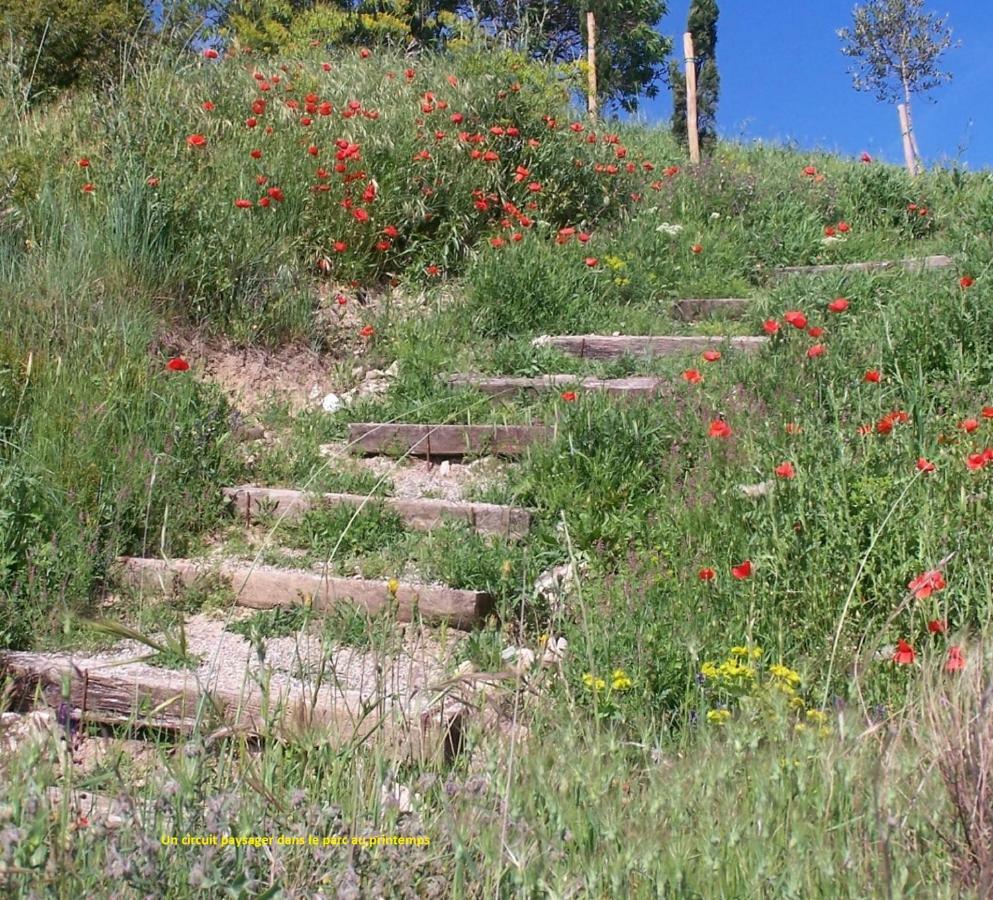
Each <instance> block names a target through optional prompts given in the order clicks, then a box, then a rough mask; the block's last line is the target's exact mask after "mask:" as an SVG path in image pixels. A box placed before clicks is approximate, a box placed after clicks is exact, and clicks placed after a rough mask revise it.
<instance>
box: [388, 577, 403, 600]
mask: <svg viewBox="0 0 993 900" xmlns="http://www.w3.org/2000/svg"><path fill="white" fill-rule="evenodd" d="M386 590H388V591H389V592H390V596H392V597H395V596H396V595H397V591H398V590H400V582H399V581H397V579H396V578H391V579H390V580H389V581H387V582H386Z"/></svg>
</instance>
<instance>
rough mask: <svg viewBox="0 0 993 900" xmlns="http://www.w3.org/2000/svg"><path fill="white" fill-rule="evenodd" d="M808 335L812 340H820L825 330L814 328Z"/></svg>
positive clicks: (808, 331) (818, 327)
mask: <svg viewBox="0 0 993 900" xmlns="http://www.w3.org/2000/svg"><path fill="white" fill-rule="evenodd" d="M807 334H809V335H810V336H811V337H812V338H819V337H820V336H821V335H822V334H824V329H823V328H821V327H820V326H814V327H813V328H808V329H807Z"/></svg>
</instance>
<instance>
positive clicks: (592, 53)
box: [586, 10, 599, 120]
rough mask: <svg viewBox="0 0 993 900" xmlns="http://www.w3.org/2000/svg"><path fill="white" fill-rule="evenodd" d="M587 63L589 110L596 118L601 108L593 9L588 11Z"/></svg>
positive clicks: (592, 117) (591, 116)
mask: <svg viewBox="0 0 993 900" xmlns="http://www.w3.org/2000/svg"><path fill="white" fill-rule="evenodd" d="M586 64H587V66H589V70H590V72H589V96H588V103H589V112H590V118H591V119H594V120H595V119H596V117H597V112H598V108H599V103H598V98H597V92H598V91H597V77H596V15H595V14H594V13H593V10H590V11H589V12H588V13H586Z"/></svg>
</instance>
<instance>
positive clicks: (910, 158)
mask: <svg viewBox="0 0 993 900" xmlns="http://www.w3.org/2000/svg"><path fill="white" fill-rule="evenodd" d="M896 111H897V113H898V114H899V116H900V134H901V135H902V137H903V160H904V162H905V163H906V165H907V171H908V172H909V173H910V174H911V175H919V174H920V172H919V171H918V169H917V156H916V155H915V153H914V142H913V136H912V135H911V133H910V119H909V117H908V116H907V106H906V104H904V103H899V104H897V108H896Z"/></svg>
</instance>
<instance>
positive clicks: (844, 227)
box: [838, 222, 852, 234]
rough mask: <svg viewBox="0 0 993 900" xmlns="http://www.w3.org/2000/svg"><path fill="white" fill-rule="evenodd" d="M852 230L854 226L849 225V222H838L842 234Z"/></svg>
mask: <svg viewBox="0 0 993 900" xmlns="http://www.w3.org/2000/svg"><path fill="white" fill-rule="evenodd" d="M851 230H852V226H851V225H849V224H848V223H847V222H839V223H838V231H840V232H841V233H842V234H848V232H849V231H851Z"/></svg>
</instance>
